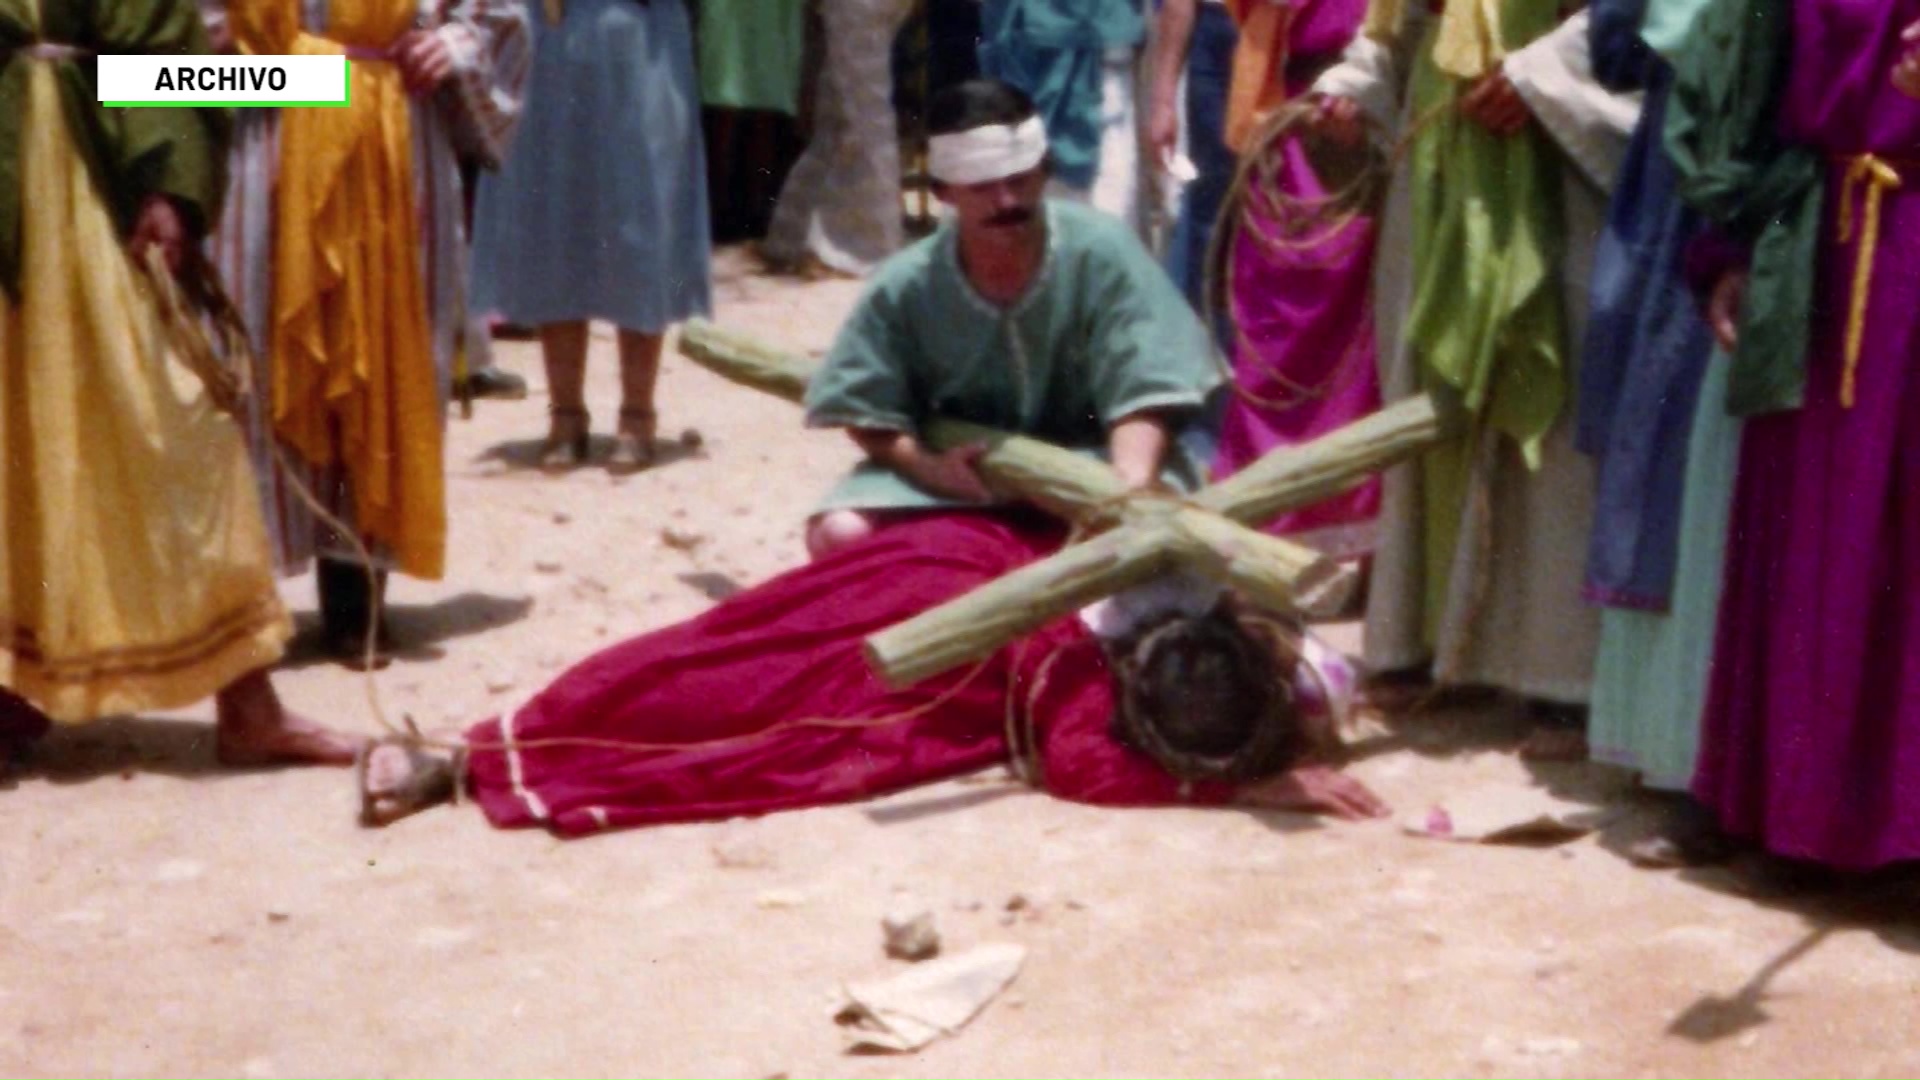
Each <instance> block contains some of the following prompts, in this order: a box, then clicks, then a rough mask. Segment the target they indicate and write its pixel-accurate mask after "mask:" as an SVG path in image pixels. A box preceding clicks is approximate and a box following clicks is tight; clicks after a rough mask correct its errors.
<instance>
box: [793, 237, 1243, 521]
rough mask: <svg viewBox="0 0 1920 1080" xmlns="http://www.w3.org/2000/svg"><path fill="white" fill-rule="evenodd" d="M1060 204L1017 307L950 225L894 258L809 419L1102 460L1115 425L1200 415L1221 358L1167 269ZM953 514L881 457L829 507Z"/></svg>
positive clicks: (842, 342)
mask: <svg viewBox="0 0 1920 1080" xmlns="http://www.w3.org/2000/svg"><path fill="white" fill-rule="evenodd" d="M1046 207H1047V208H1046V215H1047V251H1046V256H1045V260H1044V262H1043V263H1042V265H1041V268H1040V271H1039V273H1038V275H1037V276H1036V277H1035V279H1034V281H1033V284H1032V285H1030V286H1029V287H1028V289H1027V292H1026V294H1025V295H1024V296H1022V297H1021V298H1020V299H1019V300H1018V301H1016V302H1015V303H1014V304H1013V305H1012V306H1010V307H1006V308H1002V307H998V306H996V305H994V304H991V303H989V302H988V301H987V300H985V299H984V298H982V297H981V296H980V295H979V293H977V292H976V291H975V290H974V288H973V286H972V285H971V284H970V283H968V281H967V279H966V276H965V274H964V273H963V272H962V271H961V269H960V257H959V247H958V232H957V229H956V226H955V225H954V224H953V222H952V221H951V220H949V221H948V222H947V223H946V224H945V225H943V226H942V227H941V229H940V230H939V231H938V232H936V233H935V234H934V235H932V236H930V237H928V238H926V239H925V240H922V241H920V242H919V243H917V244H915V245H913V246H912V247H910V248H908V249H907V250H905V251H903V252H901V253H900V254H899V255H896V256H894V257H893V258H892V259H890V260H888V261H887V262H886V263H884V264H883V265H882V266H881V267H880V268H879V269H878V270H877V271H876V272H875V273H874V276H873V280H872V281H871V282H870V283H869V284H868V287H867V291H866V293H865V295H864V296H862V297H861V300H860V303H859V306H858V307H856V308H855V309H854V312H853V314H852V316H850V317H849V318H848V320H847V323H846V325H845V326H844V327H842V328H841V330H840V336H839V338H838V339H837V340H836V341H835V342H834V346H833V349H832V351H831V352H830V353H828V355H827V360H826V363H825V365H824V366H823V367H822V369H821V371H820V373H819V374H818V375H817V376H816V377H815V378H814V379H813V382H812V384H811V385H810V386H809V387H808V390H807V424H808V426H809V427H857V428H869V429H876V430H884V431H902V432H907V433H909V434H917V433H918V432H919V429H920V425H921V424H923V423H924V422H926V421H927V420H928V419H930V418H932V417H935V416H940V417H946V418H951V419H957V420H970V421H972V422H974V423H977V424H985V425H988V426H991V427H997V428H1004V429H1006V430H1010V431H1017V432H1020V433H1022V434H1026V435H1032V436H1035V437H1037V438H1040V439H1044V440H1046V441H1048V442H1052V443H1056V444H1058V445H1061V446H1067V447H1073V448H1076V449H1085V450H1090V451H1098V450H1100V449H1103V448H1104V447H1105V445H1106V432H1107V428H1108V427H1109V425H1111V424H1112V423H1113V422H1114V421H1115V420H1119V419H1121V418H1123V417H1125V416H1128V415H1131V414H1133V413H1137V412H1140V411H1142V410H1148V409H1152V410H1163V409H1169V410H1180V411H1187V412H1192V411H1194V410H1197V409H1198V408H1199V407H1200V406H1201V405H1202V404H1203V403H1204V402H1205V400H1206V398H1207V395H1208V394H1210V393H1211V392H1212V391H1213V390H1214V389H1215V388H1216V387H1218V386H1219V385H1220V384H1221V382H1222V374H1221V370H1220V364H1219V361H1218V359H1217V358H1216V357H1215V355H1214V353H1213V348H1212V344H1211V342H1210V340H1209V338H1208V336H1207V333H1206V330H1205V329H1204V328H1203V327H1202V326H1201V325H1200V321H1199V319H1198V318H1197V317H1195V315H1194V314H1193V310H1192V308H1190V307H1188V306H1187V304H1186V302H1185V300H1184V299H1183V298H1182V297H1181V295H1180V293H1179V291H1178V290H1176V289H1175V288H1174V287H1173V283H1172V281H1171V280H1170V279H1169V278H1168V277H1167V275H1166V272H1165V271H1163V270H1161V269H1160V267H1159V265H1158V264H1156V263H1155V262H1154V261H1153V259H1152V258H1151V257H1150V256H1149V255H1148V254H1147V252H1146V250H1145V249H1144V248H1142V247H1141V246H1140V243H1139V241H1137V240H1136V239H1134V237H1133V235H1132V234H1131V233H1130V232H1128V231H1127V229H1126V227H1125V226H1124V225H1123V224H1121V223H1120V222H1119V221H1118V220H1116V219H1114V218H1111V217H1109V216H1107V215H1105V214H1102V213H1100V212H1099V211H1096V210H1092V209H1089V208H1087V207H1084V206H1080V205H1077V204H1073V203H1064V202H1049V203H1047V204H1046ZM1168 457H1169V461H1168V464H1167V470H1166V473H1165V478H1166V479H1167V481H1168V482H1169V483H1173V484H1175V485H1176V486H1181V487H1190V486H1192V485H1193V484H1195V483H1197V482H1198V480H1199V479H1200V476H1201V471H1200V469H1199V467H1198V465H1197V463H1196V462H1195V461H1193V460H1192V458H1191V457H1190V456H1189V455H1188V454H1186V453H1185V452H1184V450H1181V449H1180V448H1178V447H1177V446H1176V449H1175V451H1174V452H1171V453H1169V455H1168ZM949 505H955V504H954V503H952V502H951V501H950V500H947V499H943V498H941V497H940V496H937V495H934V494H932V493H930V492H927V491H924V490H922V489H921V488H918V487H916V486H914V485H913V484H912V483H910V482H909V481H907V480H906V479H905V478H903V477H901V476H899V475H898V474H896V473H894V472H893V471H891V470H889V469H886V468H884V467H882V466H879V465H875V464H873V463H871V462H868V463H865V464H863V465H861V466H860V467H859V468H857V469H855V470H854V472H853V474H852V475H851V476H848V477H847V478H846V479H845V480H843V481H842V482H841V483H840V484H839V486H838V487H836V488H835V489H834V491H833V492H832V494H831V495H829V496H828V498H827V501H826V503H825V505H824V506H823V507H822V509H837V508H856V509H912V508H927V507H936V506H949Z"/></svg>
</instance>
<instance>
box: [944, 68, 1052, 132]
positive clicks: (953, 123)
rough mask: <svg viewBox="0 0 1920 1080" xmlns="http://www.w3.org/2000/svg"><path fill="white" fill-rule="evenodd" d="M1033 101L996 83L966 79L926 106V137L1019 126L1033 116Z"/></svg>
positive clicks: (1023, 94)
mask: <svg viewBox="0 0 1920 1080" xmlns="http://www.w3.org/2000/svg"><path fill="white" fill-rule="evenodd" d="M1036 111H1037V110H1036V109H1035V108H1034V104H1033V99H1032V98H1030V97H1028V96H1027V95H1026V94H1025V93H1023V92H1022V91H1021V90H1020V89H1019V88H1018V87H1015V86H1010V85H1008V84H1007V83H1003V82H1001V81H1000V80H998V79H968V80H967V81H965V82H961V83H955V84H954V85H952V86H949V87H946V88H944V89H942V90H941V91H939V92H938V93H936V94H934V95H933V98H932V100H930V101H928V102H927V134H928V135H952V134H955V133H956V132H961V131H971V130H973V129H974V128H977V127H986V126H987V125H989V124H1018V123H1021V122H1023V121H1025V120H1026V119H1027V118H1028V117H1031V116H1033V115H1034V113H1035V112H1036Z"/></svg>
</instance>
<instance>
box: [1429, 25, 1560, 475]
mask: <svg viewBox="0 0 1920 1080" xmlns="http://www.w3.org/2000/svg"><path fill="white" fill-rule="evenodd" d="M1559 22H1560V12H1559V8H1558V7H1556V6H1554V5H1552V4H1542V3H1539V2H1538V0H1507V2H1505V3H1503V4H1502V5H1501V8H1500V28H1501V33H1502V37H1503V39H1504V40H1505V42H1506V43H1507V45H1508V47H1509V48H1510V49H1519V48H1521V47H1523V46H1525V45H1527V44H1528V43H1530V42H1532V41H1533V40H1534V39H1535V38H1538V37H1540V36H1541V35H1542V34H1545V33H1547V32H1548V31H1551V30H1552V29H1554V27H1556V26H1558V25H1559ZM1438 33H1439V25H1438V21H1437V20H1436V23H1435V26H1434V30H1433V35H1434V36H1435V37H1437V36H1438ZM1433 52H1434V50H1433V47H1432V45H1431V44H1427V45H1423V46H1422V47H1421V48H1420V51H1419V53H1418V55H1417V59H1416V61H1415V66H1414V69H1413V76H1412V81H1411V84H1410V87H1409V92H1410V94H1411V95H1412V98H1413V110H1414V115H1415V116H1419V117H1427V116H1431V117H1432V119H1431V120H1429V121H1428V123H1427V125H1426V126H1425V127H1424V128H1422V129H1421V130H1420V131H1419V133H1418V134H1416V135H1415V136H1414V140H1413V152H1412V158H1411V164H1410V168H1411V169H1412V171H1413V185H1414V186H1413V191H1414V196H1413V198H1414V204H1413V206H1414V208H1413V217H1414V237H1413V265H1414V268H1415V270H1414V273H1415V275H1416V282H1417V283H1416V285H1415V290H1414V297H1413V310H1412V311H1411V312H1410V313H1409V314H1408V316H1407V331H1406V332H1407V336H1408V338H1409V339H1411V340H1412V341H1413V342H1415V343H1416V345H1415V348H1416V350H1417V351H1418V355H1419V358H1420V366H1421V371H1422V374H1423V375H1424V376H1426V378H1427V380H1428V385H1429V386H1430V387H1432V386H1439V387H1445V388H1446V389H1447V390H1448V391H1451V393H1450V394H1448V395H1447V396H1448V397H1449V398H1450V399H1453V400H1457V401H1458V402H1459V404H1460V405H1461V406H1462V407H1464V408H1465V409H1466V411H1468V412H1470V413H1472V414H1473V415H1474V416H1476V417H1482V418H1484V419H1485V421H1486V422H1487V424H1488V425H1489V426H1490V427H1492V429H1493V430H1495V431H1498V432H1500V433H1501V434H1503V435H1506V436H1508V437H1509V438H1511V439H1513V440H1514V442H1515V443H1517V444H1518V445H1519V447H1520V451H1521V453H1522V454H1523V455H1524V456H1525V457H1526V459H1527V463H1528V465H1529V466H1535V465H1537V464H1538V462H1539V452H1540V441H1541V440H1542V439H1543V438H1545V437H1546V433H1547V430H1548V429H1549V428H1551V427H1552V426H1553V423H1554V420H1555V419H1556V418H1558V417H1559V415H1560V412H1561V410H1562V408H1564V407H1565V404H1566V401H1567V397H1568V380H1567V361H1566V349H1567V343H1566V338H1567V327H1566V312H1565V310H1564V309H1563V307H1562V305H1561V287H1560V282H1559V277H1558V267H1559V264H1560V262H1561V260H1562V259H1563V258H1565V255H1566V250H1565V249H1566V243H1565V225H1564V224H1563V222H1562V218H1561V208H1560V203H1561V200H1562V198H1563V194H1562V192H1563V187H1562V180H1561V175H1560V157H1561V155H1560V153H1559V151H1558V150H1557V149H1556V148H1555V147H1554V145H1553V142H1552V140H1551V137H1550V136H1548V135H1547V133H1546V132H1545V131H1542V130H1539V128H1538V126H1537V125H1536V126H1534V127H1533V128H1531V129H1529V130H1527V131H1525V132H1522V133H1521V134H1519V135H1516V136H1513V137H1511V138H1502V137H1500V136H1498V135H1494V134H1492V133H1490V132H1488V131H1487V130H1486V129H1484V128H1482V127H1480V126H1479V125H1478V124H1476V123H1473V122H1472V121H1470V120H1467V119H1466V118H1464V117H1462V116H1460V115H1459V114H1458V113H1457V112H1455V111H1454V110H1453V108H1452V107H1451V106H1452V103H1453V102H1454V101H1455V100H1457V99H1458V98H1459V97H1461V96H1463V95H1464V94H1465V93H1466V91H1467V90H1468V88H1469V86H1468V84H1467V83H1466V82H1465V81H1464V80H1462V79H1459V78H1455V77H1454V76H1451V75H1449V74H1447V73H1445V72H1443V71H1441V70H1440V68H1439V66H1438V65H1437V64H1436V63H1435V60H1434V56H1433ZM1456 395H1457V398H1456V397H1455V396H1456Z"/></svg>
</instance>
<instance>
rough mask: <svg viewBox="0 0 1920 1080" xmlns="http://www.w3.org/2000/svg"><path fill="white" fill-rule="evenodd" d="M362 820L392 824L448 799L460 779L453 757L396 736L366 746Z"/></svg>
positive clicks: (361, 787) (362, 822)
mask: <svg viewBox="0 0 1920 1080" xmlns="http://www.w3.org/2000/svg"><path fill="white" fill-rule="evenodd" d="M359 769H360V824H362V825H369V826H381V825H391V824H393V823H394V822H396V821H398V820H400V819H401V818H403V817H407V816H408V815H411V814H416V813H419V812H420V811H422V810H425V809H427V808H428V807H430V806H436V805H438V804H440V803H443V802H449V801H451V800H452V799H453V796H454V787H455V785H456V783H457V782H458V776H457V773H458V768H457V766H456V764H455V762H454V760H453V759H452V758H449V757H445V756H441V755H437V754H431V753H428V752H427V751H425V750H423V749H421V748H419V747H416V746H410V745H407V744H406V743H402V742H399V741H395V740H382V741H380V742H377V743H374V744H373V745H371V746H369V747H367V750H366V753H365V754H364V755H362V757H361V759H360V765H359Z"/></svg>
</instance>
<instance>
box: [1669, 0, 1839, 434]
mask: <svg viewBox="0 0 1920 1080" xmlns="http://www.w3.org/2000/svg"><path fill="white" fill-rule="evenodd" d="M1792 17H1793V9H1792V5H1790V4H1788V3H1784V2H1782V0H1713V2H1712V3H1710V4H1708V6H1707V7H1706V9H1705V10H1704V11H1703V12H1702V13H1701V14H1700V16H1699V18H1698V20H1697V21H1696V22H1695V24H1694V32H1693V35H1692V37H1690V38H1689V39H1688V40H1687V41H1686V42H1685V43H1684V44H1683V45H1682V46H1681V47H1680V49H1679V50H1678V51H1677V52H1676V53H1675V55H1674V57H1673V66H1674V83H1673V95H1672V98H1671V100H1670V101H1669V102H1668V105H1667V130H1666V148H1667V154H1668V156H1669V157H1671V158H1672V159H1673V163H1674V166H1675V167H1676V168H1677V169H1678V171H1679V174H1680V197H1681V198H1683V199H1685V200H1687V202H1689V203H1691V204H1693V206H1694V208H1695V209H1697V210H1699V211H1700V212H1701V213H1702V214H1704V215H1705V216H1706V217H1707V218H1709V219H1710V220H1712V221H1713V222H1714V223H1715V224H1716V225H1718V226H1720V227H1721V228H1722V229H1724V230H1725V231H1726V232H1727V233H1729V234H1730V235H1732V236H1734V237H1736V238H1738V239H1741V240H1746V241H1750V242H1752V244H1753V261H1752V264H1751V268H1750V276H1749V278H1748V281H1747V292H1746V297H1745V299H1744V300H1743V301H1742V305H1741V314H1740V343H1739V346H1738V348H1737V349H1736V350H1735V352H1734V365H1733V374H1732V376H1731V378H1730V379H1729V380H1728V384H1727V410H1728V411H1729V412H1731V413H1733V414H1734V415H1735V416H1754V415H1758V414H1761V413H1768V412H1778V411H1781V410H1785V409H1793V408H1798V407H1799V405H1800V400H1801V396H1802V395H1803V393H1804V392H1805V390H1806V381H1807V372H1806V364H1807V362H1806V356H1807V338H1808V334H1809V333H1810V332H1811V326H1812V317H1813V287H1814V279H1815V277H1816V275H1815V273H1814V266H1815V263H1816V255H1817V253H1818V251H1819V245H1820V229H1821V219H1820V212H1821V207H1822V205H1823V204H1824V200H1825V192H1826V183H1825V165H1824V163H1823V162H1822V161H1821V160H1820V157H1819V155H1817V154H1815V153H1814V152H1813V151H1812V150H1809V149H1808V148H1806V147H1804V146H1799V145H1795V144H1790V143H1788V142H1787V141H1786V140H1785V138H1784V137H1782V136H1781V135H1780V133H1779V131H1778V129H1777V127H1776V118H1777V116H1778V113H1779V101H1780V94H1781V93H1782V92H1783V91H1784V89H1785V87H1786V83H1787V76H1786V65H1787V52H1788V48H1789V46H1790V44H1791V42H1790V40H1789V32H1790V30H1791V19H1792Z"/></svg>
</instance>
